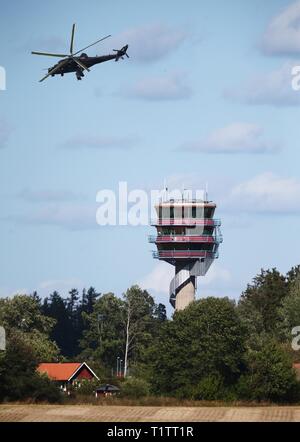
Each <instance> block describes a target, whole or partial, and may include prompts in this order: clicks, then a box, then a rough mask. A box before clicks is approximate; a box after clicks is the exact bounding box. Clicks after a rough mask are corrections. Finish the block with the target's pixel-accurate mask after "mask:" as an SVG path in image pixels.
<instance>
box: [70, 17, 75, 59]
mask: <svg viewBox="0 0 300 442" xmlns="http://www.w3.org/2000/svg"><path fill="white" fill-rule="evenodd" d="M74 34H75V23H74V24H73V27H72V34H71V44H70V54H73V43H74Z"/></svg>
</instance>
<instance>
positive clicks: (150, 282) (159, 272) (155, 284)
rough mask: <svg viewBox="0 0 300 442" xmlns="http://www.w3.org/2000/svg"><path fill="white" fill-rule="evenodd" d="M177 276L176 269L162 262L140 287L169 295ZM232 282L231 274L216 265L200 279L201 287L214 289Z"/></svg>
mask: <svg viewBox="0 0 300 442" xmlns="http://www.w3.org/2000/svg"><path fill="white" fill-rule="evenodd" d="M174 276H175V267H174V266H172V265H170V264H168V263H166V262H164V261H160V262H159V263H158V264H156V266H155V267H154V268H153V270H152V271H151V272H150V273H149V274H148V275H147V276H145V277H144V278H143V279H142V280H141V281H140V282H139V285H140V286H141V287H142V288H143V289H145V290H149V291H150V290H153V291H155V292H157V293H163V294H167V295H169V286H170V282H171V280H172V278H174ZM230 281H231V275H230V272H229V271H228V270H227V269H224V268H222V267H221V266H219V265H218V264H217V263H214V264H213V265H212V266H211V268H210V269H209V271H208V272H207V274H206V276H205V277H204V278H202V277H201V278H199V283H200V284H201V286H205V287H206V288H207V287H212V289H213V287H214V286H219V285H224V284H227V283H228V282H230Z"/></svg>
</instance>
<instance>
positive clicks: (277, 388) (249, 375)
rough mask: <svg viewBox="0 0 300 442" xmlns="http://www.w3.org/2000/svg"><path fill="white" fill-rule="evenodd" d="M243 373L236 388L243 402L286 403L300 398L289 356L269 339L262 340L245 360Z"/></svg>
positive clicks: (249, 350)
mask: <svg viewBox="0 0 300 442" xmlns="http://www.w3.org/2000/svg"><path fill="white" fill-rule="evenodd" d="M245 361H246V365H247V372H246V373H245V374H243V375H242V376H241V378H240V379H239V382H238V385H237V391H238V395H239V397H240V398H242V399H246V400H259V401H262V400H268V401H275V402H276V401H279V402H282V401H290V400H293V399H298V400H299V398H300V396H299V386H298V384H297V381H296V375H295V372H294V370H293V368H292V360H291V357H290V356H289V355H288V354H287V352H286V351H285V350H284V348H282V347H281V346H280V345H279V344H278V342H276V341H275V340H274V339H272V338H268V337H267V338H266V337H265V338H262V339H261V340H260V342H258V344H257V346H256V348H252V349H248V351H247V355H246V357H245Z"/></svg>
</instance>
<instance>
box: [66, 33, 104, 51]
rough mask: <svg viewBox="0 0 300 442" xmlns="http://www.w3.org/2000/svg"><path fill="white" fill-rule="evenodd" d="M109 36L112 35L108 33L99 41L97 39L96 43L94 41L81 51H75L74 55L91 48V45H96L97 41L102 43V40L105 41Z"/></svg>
mask: <svg viewBox="0 0 300 442" xmlns="http://www.w3.org/2000/svg"><path fill="white" fill-rule="evenodd" d="M108 37H111V35H107V36H106V37H103V38H100V40H97V41H95V43H92V44H90V45H88V46H86V47H85V48H82V49H80V50H79V51H77V52H75V54H72V55H77V54H79V52H81V51H85V50H86V49H88V48H90V47H91V46H94V45H96V44H97V43H100V41H103V40H105V39H106V38H108Z"/></svg>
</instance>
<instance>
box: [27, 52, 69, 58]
mask: <svg viewBox="0 0 300 442" xmlns="http://www.w3.org/2000/svg"><path fill="white" fill-rule="evenodd" d="M31 53H32V54H33V55H47V56H48V57H61V58H65V57H69V54H50V53H49V52H36V51H32V52H31Z"/></svg>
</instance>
